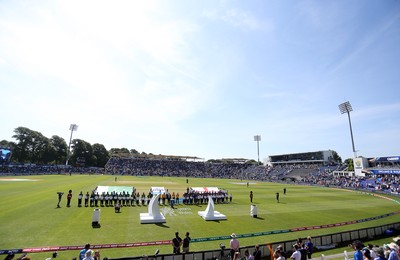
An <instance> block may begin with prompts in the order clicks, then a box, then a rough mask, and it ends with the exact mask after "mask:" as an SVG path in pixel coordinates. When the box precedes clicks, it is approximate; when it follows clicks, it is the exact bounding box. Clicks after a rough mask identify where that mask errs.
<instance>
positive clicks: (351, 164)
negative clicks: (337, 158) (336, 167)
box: [344, 158, 354, 172]
mask: <svg viewBox="0 0 400 260" xmlns="http://www.w3.org/2000/svg"><path fill="white" fill-rule="evenodd" d="M344 163H345V164H347V170H348V171H350V172H352V171H354V162H353V159H352V158H348V159H346V160H345V161H344Z"/></svg>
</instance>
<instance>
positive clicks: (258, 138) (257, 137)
mask: <svg viewBox="0 0 400 260" xmlns="http://www.w3.org/2000/svg"><path fill="white" fill-rule="evenodd" d="M254 141H256V142H257V162H258V165H260V146H259V142H260V141H261V135H255V136H254Z"/></svg>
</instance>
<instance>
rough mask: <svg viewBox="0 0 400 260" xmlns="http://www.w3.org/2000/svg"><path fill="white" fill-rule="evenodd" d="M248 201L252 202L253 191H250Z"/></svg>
mask: <svg viewBox="0 0 400 260" xmlns="http://www.w3.org/2000/svg"><path fill="white" fill-rule="evenodd" d="M250 203H253V191H250Z"/></svg>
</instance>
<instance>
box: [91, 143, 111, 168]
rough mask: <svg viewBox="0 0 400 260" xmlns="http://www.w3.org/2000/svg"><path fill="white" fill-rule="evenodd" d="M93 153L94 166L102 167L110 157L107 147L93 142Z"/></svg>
mask: <svg viewBox="0 0 400 260" xmlns="http://www.w3.org/2000/svg"><path fill="white" fill-rule="evenodd" d="M92 149H93V155H94V157H95V159H96V161H95V163H94V166H96V167H104V165H106V163H107V162H108V159H110V155H109V154H108V151H107V149H106V148H105V147H104V145H102V144H93V145H92Z"/></svg>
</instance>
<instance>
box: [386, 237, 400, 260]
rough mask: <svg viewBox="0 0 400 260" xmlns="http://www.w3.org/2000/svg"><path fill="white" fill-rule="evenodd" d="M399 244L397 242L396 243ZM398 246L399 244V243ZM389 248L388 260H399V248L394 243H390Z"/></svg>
mask: <svg viewBox="0 0 400 260" xmlns="http://www.w3.org/2000/svg"><path fill="white" fill-rule="evenodd" d="M397 242H399V241H397ZM399 244H400V242H399ZM388 246H389V248H390V254H389V256H388V260H400V259H399V256H398V255H397V254H398V253H399V252H398V251H399V246H398V245H397V244H396V243H393V242H392V243H390V244H389V245H388Z"/></svg>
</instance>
